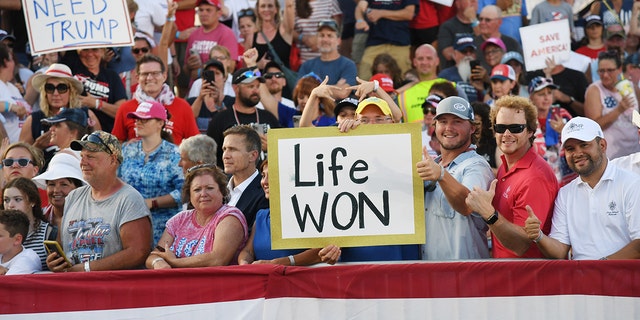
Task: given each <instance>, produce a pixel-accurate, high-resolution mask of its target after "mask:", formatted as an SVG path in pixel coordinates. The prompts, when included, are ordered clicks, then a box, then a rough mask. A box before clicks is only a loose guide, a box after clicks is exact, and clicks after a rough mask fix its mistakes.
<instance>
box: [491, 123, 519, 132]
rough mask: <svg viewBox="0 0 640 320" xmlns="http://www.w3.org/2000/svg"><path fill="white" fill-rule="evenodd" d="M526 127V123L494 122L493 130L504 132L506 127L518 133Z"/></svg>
mask: <svg viewBox="0 0 640 320" xmlns="http://www.w3.org/2000/svg"><path fill="white" fill-rule="evenodd" d="M526 127H527V125H526V124H494V125H493V131H495V132H496V133H505V132H506V131H507V129H508V130H509V132H511V133H520V132H522V131H524V129H525V128H526Z"/></svg>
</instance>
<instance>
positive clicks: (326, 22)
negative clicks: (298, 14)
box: [318, 20, 338, 30]
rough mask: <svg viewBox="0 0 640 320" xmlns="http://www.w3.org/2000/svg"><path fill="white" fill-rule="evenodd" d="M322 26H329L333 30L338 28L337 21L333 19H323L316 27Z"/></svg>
mask: <svg viewBox="0 0 640 320" xmlns="http://www.w3.org/2000/svg"><path fill="white" fill-rule="evenodd" d="M323 27H329V28H331V29H334V30H338V23H337V22H335V21H334V20H323V21H320V22H319V23H318V29H320V28H323Z"/></svg>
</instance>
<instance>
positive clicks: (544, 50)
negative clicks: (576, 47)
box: [520, 19, 571, 71]
mask: <svg viewBox="0 0 640 320" xmlns="http://www.w3.org/2000/svg"><path fill="white" fill-rule="evenodd" d="M520 37H521V38H522V40H523V41H522V53H523V56H524V63H525V65H526V67H527V71H535V70H540V69H544V68H545V67H546V66H547V65H546V63H545V60H546V59H547V58H550V57H553V58H554V59H555V62H556V64H562V63H563V62H565V61H567V60H569V54H570V52H571V32H570V30H569V24H568V23H567V20H566V19H563V20H558V21H551V22H545V23H540V24H535V25H531V26H528V27H522V28H520Z"/></svg>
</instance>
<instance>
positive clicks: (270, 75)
mask: <svg viewBox="0 0 640 320" xmlns="http://www.w3.org/2000/svg"><path fill="white" fill-rule="evenodd" d="M273 77H275V78H277V79H280V78H284V73H282V72H267V73H265V74H264V78H265V79H271V78H273Z"/></svg>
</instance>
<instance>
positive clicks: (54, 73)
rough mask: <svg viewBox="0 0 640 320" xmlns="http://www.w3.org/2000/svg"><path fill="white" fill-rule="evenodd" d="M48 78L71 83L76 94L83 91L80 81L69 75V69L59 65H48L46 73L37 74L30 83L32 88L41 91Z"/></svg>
mask: <svg viewBox="0 0 640 320" xmlns="http://www.w3.org/2000/svg"><path fill="white" fill-rule="evenodd" d="M49 78H61V79H66V80H69V82H71V85H72V86H74V87H75V88H76V91H78V94H80V93H82V91H84V86H83V85H82V83H81V82H80V81H78V79H76V78H74V77H73V73H71V69H69V67H67V66H66V65H64V64H61V63H54V64H52V65H50V66H49V69H47V71H45V72H44V73H39V74H37V75H35V76H33V82H32V83H33V87H34V88H36V89H37V90H42V87H43V86H44V83H45V82H46V81H47V79H49Z"/></svg>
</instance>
